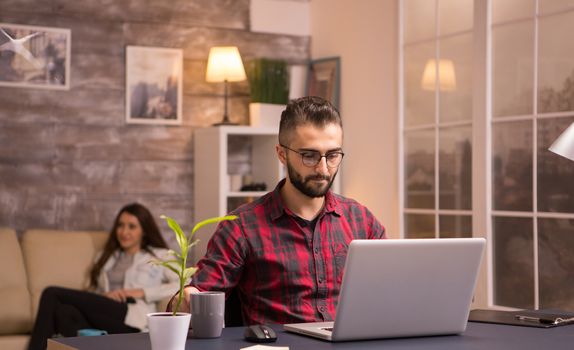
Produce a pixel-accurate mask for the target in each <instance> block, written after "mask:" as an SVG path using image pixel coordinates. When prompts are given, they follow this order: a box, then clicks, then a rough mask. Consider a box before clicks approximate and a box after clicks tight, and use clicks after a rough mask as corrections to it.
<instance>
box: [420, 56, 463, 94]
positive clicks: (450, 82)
mask: <svg viewBox="0 0 574 350" xmlns="http://www.w3.org/2000/svg"><path fill="white" fill-rule="evenodd" d="M437 73H438V76H439V80H438V86H439V91H454V90H456V74H455V72H454V63H453V62H452V60H445V59H441V60H438V67H437V64H436V60H435V59H430V60H428V61H427V63H426V65H425V70H424V72H423V77H422V79H421V88H422V89H423V90H429V91H435V90H436V87H437V79H436V77H437Z"/></svg>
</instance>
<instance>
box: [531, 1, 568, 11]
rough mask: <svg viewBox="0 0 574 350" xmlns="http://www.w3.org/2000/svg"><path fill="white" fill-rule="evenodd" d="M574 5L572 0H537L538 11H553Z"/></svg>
mask: <svg viewBox="0 0 574 350" xmlns="http://www.w3.org/2000/svg"><path fill="white" fill-rule="evenodd" d="M568 7H570V8H572V7H574V0H538V10H539V12H540V13H548V12H555V11H560V10H565V9H567V8H568Z"/></svg>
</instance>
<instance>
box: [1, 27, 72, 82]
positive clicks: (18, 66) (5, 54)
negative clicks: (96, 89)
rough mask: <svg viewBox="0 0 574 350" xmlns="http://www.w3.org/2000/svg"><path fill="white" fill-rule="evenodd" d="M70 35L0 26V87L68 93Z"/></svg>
mask: <svg viewBox="0 0 574 350" xmlns="http://www.w3.org/2000/svg"><path fill="white" fill-rule="evenodd" d="M70 52H71V31H70V29H64V28H50V27H36V26H27V25H19V24H7V23H0V86H13V87H32V88H44V89H59V90H69V89H70Z"/></svg>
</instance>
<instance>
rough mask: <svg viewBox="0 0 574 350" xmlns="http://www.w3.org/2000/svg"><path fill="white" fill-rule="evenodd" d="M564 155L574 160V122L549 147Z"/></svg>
mask: <svg viewBox="0 0 574 350" xmlns="http://www.w3.org/2000/svg"><path fill="white" fill-rule="evenodd" d="M549 150H550V151H552V152H554V153H556V154H558V155H561V156H562V157H565V158H568V159H570V160H574V123H572V124H570V126H569V127H568V128H567V129H566V131H564V132H563V133H562V134H560V136H558V138H557V139H556V141H554V142H553V143H552V145H551V146H550V148H549Z"/></svg>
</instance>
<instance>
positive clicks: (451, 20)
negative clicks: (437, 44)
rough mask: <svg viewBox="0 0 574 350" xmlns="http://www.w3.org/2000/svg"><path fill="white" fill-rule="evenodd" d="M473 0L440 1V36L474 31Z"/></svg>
mask: <svg viewBox="0 0 574 350" xmlns="http://www.w3.org/2000/svg"><path fill="white" fill-rule="evenodd" d="M473 6H474V5H473V0H439V2H438V12H439V15H438V18H439V19H440V24H439V30H440V34H441V35H443V34H449V33H454V32H460V31H463V30H470V29H472V14H473V8H474V7H473Z"/></svg>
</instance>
